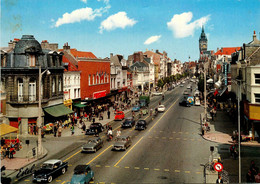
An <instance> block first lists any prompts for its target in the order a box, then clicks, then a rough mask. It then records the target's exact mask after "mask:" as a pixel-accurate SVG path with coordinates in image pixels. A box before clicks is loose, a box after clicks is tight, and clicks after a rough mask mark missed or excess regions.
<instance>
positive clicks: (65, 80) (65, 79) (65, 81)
mask: <svg viewBox="0 0 260 184" xmlns="http://www.w3.org/2000/svg"><path fill="white" fill-rule="evenodd" d="M66 83H67V78H66V77H64V84H65V85H66Z"/></svg>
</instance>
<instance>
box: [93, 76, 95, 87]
mask: <svg viewBox="0 0 260 184" xmlns="http://www.w3.org/2000/svg"><path fill="white" fill-rule="evenodd" d="M94 84H95V75H93V85H94Z"/></svg>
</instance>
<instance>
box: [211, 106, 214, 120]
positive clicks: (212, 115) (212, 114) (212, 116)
mask: <svg viewBox="0 0 260 184" xmlns="http://www.w3.org/2000/svg"><path fill="white" fill-rule="evenodd" d="M213 111H214V109H213V108H212V109H211V110H210V116H211V118H212V121H214V112H213Z"/></svg>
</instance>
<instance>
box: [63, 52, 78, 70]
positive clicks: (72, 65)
mask: <svg viewBox="0 0 260 184" xmlns="http://www.w3.org/2000/svg"><path fill="white" fill-rule="evenodd" d="M63 53H64V55H63V56H62V62H63V63H68V71H79V70H78V61H77V60H76V59H75V58H74V57H73V56H72V55H71V54H70V53H68V52H67V51H63ZM65 71H66V69H65Z"/></svg>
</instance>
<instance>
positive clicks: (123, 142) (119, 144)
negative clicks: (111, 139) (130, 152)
mask: <svg viewBox="0 0 260 184" xmlns="http://www.w3.org/2000/svg"><path fill="white" fill-rule="evenodd" d="M131 143H132V141H131V139H130V137H129V136H119V137H117V138H116V140H115V143H114V145H113V147H112V150H124V151H125V150H126V149H127V148H128V147H129V146H131Z"/></svg>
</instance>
